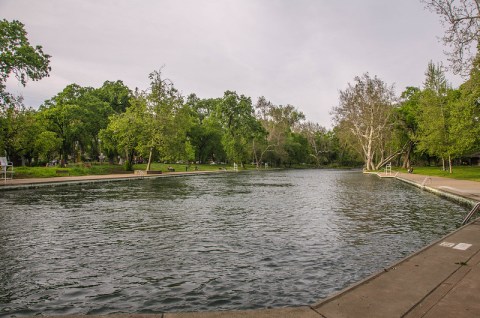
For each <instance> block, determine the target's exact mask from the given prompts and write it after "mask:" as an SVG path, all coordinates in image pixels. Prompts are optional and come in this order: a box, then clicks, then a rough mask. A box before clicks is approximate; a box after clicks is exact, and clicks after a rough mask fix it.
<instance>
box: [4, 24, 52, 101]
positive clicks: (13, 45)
mask: <svg viewBox="0 0 480 318" xmlns="http://www.w3.org/2000/svg"><path fill="white" fill-rule="evenodd" d="M50 69H51V68H50V55H48V54H45V53H43V50H42V47H41V46H40V45H37V46H35V47H33V46H31V45H30V43H29V42H28V38H27V32H26V31H25V26H24V25H23V23H21V22H19V21H17V20H13V21H12V22H9V21H7V20H5V19H3V20H0V108H4V107H6V106H8V105H12V104H15V102H17V101H18V99H17V98H16V97H15V96H13V95H12V94H11V93H8V92H6V91H5V88H6V81H7V79H8V78H9V77H10V75H11V74H14V75H15V77H16V78H17V80H18V81H19V82H20V83H21V84H22V85H23V86H25V85H26V84H27V80H28V79H31V80H33V81H38V80H40V79H42V78H43V77H45V76H48V74H49V72H50Z"/></svg>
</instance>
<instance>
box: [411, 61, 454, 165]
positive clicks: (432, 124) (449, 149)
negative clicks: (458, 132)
mask: <svg viewBox="0 0 480 318" xmlns="http://www.w3.org/2000/svg"><path fill="white" fill-rule="evenodd" d="M425 76H426V79H425V82H424V90H423V92H422V95H421V98H420V104H419V106H420V107H419V111H418V115H417V118H418V135H417V140H418V147H417V148H418V150H419V151H424V152H426V153H428V154H430V155H433V156H437V157H438V158H441V159H442V164H443V169H444V170H445V159H447V160H448V163H449V170H450V172H452V156H453V155H454V148H455V146H454V140H453V138H452V136H451V133H450V132H451V131H450V124H451V120H450V115H451V114H450V112H451V108H452V102H454V100H455V99H457V98H458V94H457V92H455V91H454V90H452V89H450V88H449V87H448V83H447V80H446V78H445V74H444V72H443V70H442V66H441V65H435V64H434V63H433V62H430V63H429V64H428V67H427V71H426V73H425Z"/></svg>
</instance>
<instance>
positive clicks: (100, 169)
mask: <svg viewBox="0 0 480 318" xmlns="http://www.w3.org/2000/svg"><path fill="white" fill-rule="evenodd" d="M195 166H196V167H197V170H198V171H215V170H219V169H222V168H226V169H228V170H230V169H232V167H231V166H226V165H190V166H189V167H188V171H195ZM146 167H147V165H146V164H138V165H134V166H133V169H135V170H145V169H146ZM168 167H172V168H174V169H175V171H185V170H186V169H185V168H186V167H187V165H186V164H161V163H153V164H152V167H151V170H161V171H163V172H168ZM14 171H15V175H14V178H15V179H25V178H51V177H60V176H87V175H101V174H118V173H133V172H132V171H125V170H124V167H123V166H120V165H109V164H92V165H91V166H86V165H84V164H70V165H68V166H67V167H66V168H60V167H14Z"/></svg>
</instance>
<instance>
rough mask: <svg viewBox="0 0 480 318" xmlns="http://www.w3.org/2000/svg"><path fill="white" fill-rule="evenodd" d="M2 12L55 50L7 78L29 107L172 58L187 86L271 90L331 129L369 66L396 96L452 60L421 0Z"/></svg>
mask: <svg viewBox="0 0 480 318" xmlns="http://www.w3.org/2000/svg"><path fill="white" fill-rule="evenodd" d="M0 12H2V16H3V17H4V18H6V19H8V20H12V19H17V20H20V21H22V22H23V23H24V24H25V25H26V29H27V32H28V33H29V39H30V42H31V43H32V44H40V45H42V46H43V47H44V51H45V52H47V53H48V54H50V55H52V72H51V76H50V77H49V78H47V79H43V80H41V81H39V82H29V83H28V84H27V88H25V89H23V88H22V87H20V86H19V85H18V84H17V83H15V82H14V81H10V82H9V89H10V90H11V91H14V92H17V93H22V94H23V95H24V97H25V101H26V103H27V104H29V105H31V106H33V107H38V106H39V105H40V104H41V103H42V102H43V101H44V100H45V99H47V98H50V97H52V96H53V95H55V94H56V93H58V92H59V91H61V90H62V89H63V88H64V87H65V86H66V85H68V84H70V83H77V84H79V85H83V86H93V87H98V86H100V85H101V84H102V83H103V81H105V80H117V79H121V80H123V81H124V82H125V83H126V84H127V85H129V86H130V87H131V88H135V87H139V88H141V89H144V88H146V87H147V86H148V78H147V75H148V73H150V72H151V71H153V70H156V69H159V68H160V67H161V66H162V65H165V66H166V67H165V68H164V73H165V75H166V76H167V77H169V78H170V79H171V80H173V82H174V83H175V85H176V87H177V88H178V89H180V90H181V91H183V93H184V94H189V93H192V92H194V93H196V94H197V95H198V96H200V97H219V96H222V95H223V92H224V91H225V90H235V91H237V92H238V93H241V94H245V95H248V96H251V97H252V99H253V100H254V101H256V98H258V97H259V96H261V95H264V96H265V97H266V98H267V99H269V100H271V101H272V102H273V103H275V104H292V105H295V106H296V107H298V108H299V109H300V110H302V111H303V112H304V113H305V114H306V115H307V119H309V120H312V121H315V122H318V123H320V124H322V125H324V126H327V127H328V126H330V116H329V111H330V109H331V108H332V107H333V106H335V105H336V104H337V101H338V90H339V89H343V88H344V87H346V85H347V83H348V82H351V81H352V80H353V77H354V76H356V75H361V74H362V73H364V72H367V71H368V72H370V74H372V75H373V74H375V75H378V76H379V77H380V78H382V79H383V80H384V81H386V82H387V83H389V84H393V83H396V88H397V93H398V94H399V93H400V92H401V91H402V90H403V89H404V88H405V86H407V85H415V86H419V85H421V83H422V81H423V77H424V71H425V69H426V65H427V63H428V61H429V60H434V61H442V60H445V57H444V56H443V54H442V50H443V48H442V46H441V44H440V43H438V40H437V37H438V36H440V35H441V34H442V29H441V27H440V24H439V22H438V18H437V17H436V16H435V15H433V14H431V13H430V12H427V11H425V10H424V9H423V7H422V4H421V3H420V2H419V1H418V0H405V1H393V0H387V1H386V0H366V1H354V0H349V1H327V0H323V1H320V0H318V1H313V0H300V1H287V0H265V1H259V0H258V1H257V0H203V1H198V0H182V1H166V0H159V1H153V0H143V1H127V0H123V1H114V0H110V1H105V0H103V1H94V0H81V1H80V0H72V1H63V0H44V1H28V0H1V1H0ZM450 79H451V80H452V81H453V83H454V84H458V83H459V82H460V79H458V78H455V77H452V76H450Z"/></svg>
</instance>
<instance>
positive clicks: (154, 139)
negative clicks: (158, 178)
mask: <svg viewBox="0 0 480 318" xmlns="http://www.w3.org/2000/svg"><path fill="white" fill-rule="evenodd" d="M149 79H150V88H149V91H148V93H147V94H146V100H147V117H146V119H145V121H146V126H147V127H148V128H147V129H146V131H145V134H146V136H148V138H146V139H145V142H143V143H142V144H141V145H140V148H141V149H142V150H143V152H144V153H145V152H146V151H148V164H147V170H149V169H150V166H151V163H152V160H153V156H154V154H155V152H157V153H158V155H159V156H160V157H161V158H163V159H165V160H175V159H177V158H182V157H183V158H185V157H188V151H187V150H188V149H190V148H191V145H190V142H189V140H188V138H187V131H188V130H189V129H190V125H191V113H190V111H189V108H188V106H186V105H185V104H184V100H183V96H182V95H181V94H180V92H179V91H178V90H177V89H176V88H175V87H174V85H173V83H172V82H171V81H170V80H169V79H165V78H162V74H161V71H154V72H152V73H150V75H149Z"/></svg>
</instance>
